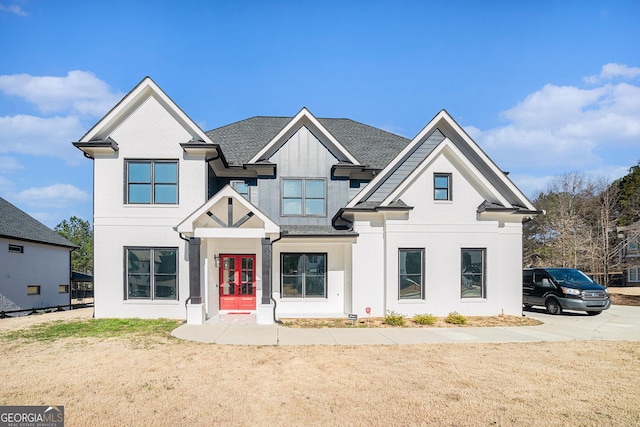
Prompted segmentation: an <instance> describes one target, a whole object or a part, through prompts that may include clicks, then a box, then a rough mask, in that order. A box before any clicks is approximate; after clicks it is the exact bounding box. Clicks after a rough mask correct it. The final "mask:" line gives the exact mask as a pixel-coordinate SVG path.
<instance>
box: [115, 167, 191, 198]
mask: <svg viewBox="0 0 640 427" xmlns="http://www.w3.org/2000/svg"><path fill="white" fill-rule="evenodd" d="M132 163H139V164H150V166H151V177H150V182H149V183H146V182H144V183H137V182H129V165H130V164H132ZM158 163H171V164H175V165H176V182H175V186H176V201H175V202H174V203H162V202H156V201H155V189H156V182H155V170H156V169H155V165H156V164H158ZM124 165H125V166H124V204H125V205H134V206H152V205H160V206H175V205H178V204H179V203H180V185H179V184H180V182H179V181H180V162H179V161H178V159H125V161H124ZM131 184H148V185H149V186H150V192H151V194H150V200H149V202H148V203H146V202H130V201H129V187H130V185H131ZM158 184H168V183H158Z"/></svg>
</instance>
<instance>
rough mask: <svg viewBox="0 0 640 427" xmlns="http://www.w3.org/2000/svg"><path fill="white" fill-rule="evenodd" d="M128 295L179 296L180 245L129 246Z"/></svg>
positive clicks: (154, 297)
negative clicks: (165, 246)
mask: <svg viewBox="0 0 640 427" xmlns="http://www.w3.org/2000/svg"><path fill="white" fill-rule="evenodd" d="M126 258H127V275H126V276H127V283H126V299H136V300H138V299H141V300H176V299H178V268H177V267H178V249H177V248H126Z"/></svg>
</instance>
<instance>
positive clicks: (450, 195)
mask: <svg viewBox="0 0 640 427" xmlns="http://www.w3.org/2000/svg"><path fill="white" fill-rule="evenodd" d="M438 178H446V179H447V186H446V187H439V186H438V185H437V184H436V183H437V181H438ZM443 190H444V191H446V193H447V196H446V198H442V197H438V191H443ZM433 200H435V201H436V202H450V201H452V200H453V174H451V173H439V172H438V173H434V174H433Z"/></svg>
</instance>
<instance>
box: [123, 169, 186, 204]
mask: <svg viewBox="0 0 640 427" xmlns="http://www.w3.org/2000/svg"><path fill="white" fill-rule="evenodd" d="M126 166H127V167H126V169H127V177H126V180H127V188H126V192H127V194H126V202H127V203H131V204H147V205H149V204H151V205H153V204H164V205H175V204H177V203H178V162H177V161H174V160H129V161H127V162H126Z"/></svg>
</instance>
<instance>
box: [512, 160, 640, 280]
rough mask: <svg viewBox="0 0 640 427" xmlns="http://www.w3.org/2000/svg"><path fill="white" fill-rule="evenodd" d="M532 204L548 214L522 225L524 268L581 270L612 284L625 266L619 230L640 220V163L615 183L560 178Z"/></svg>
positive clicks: (577, 176) (567, 176)
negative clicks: (540, 267)
mask: <svg viewBox="0 0 640 427" xmlns="http://www.w3.org/2000/svg"><path fill="white" fill-rule="evenodd" d="M533 204H534V206H536V208H538V209H539V210H543V211H545V214H544V215H537V216H536V217H534V218H533V219H531V220H530V221H527V222H525V223H524V224H523V251H524V252H523V262H524V264H525V266H555V267H574V268H579V269H581V270H583V271H585V272H588V273H589V274H590V275H592V276H594V277H595V278H597V279H598V280H599V281H601V282H604V283H603V284H609V281H610V280H611V278H612V276H613V275H615V274H619V273H621V272H622V270H623V268H624V260H623V259H621V257H620V256H619V253H620V250H621V246H622V245H623V244H624V241H623V240H621V239H619V238H618V235H617V231H616V227H619V226H626V225H630V224H632V223H634V222H636V221H639V220H640V162H639V163H638V165H635V166H632V167H631V168H630V169H629V173H628V174H627V175H625V176H624V177H622V178H620V179H618V180H616V181H614V182H608V181H607V180H605V179H603V178H599V177H595V178H594V177H591V176H588V175H585V174H582V173H567V174H563V175H559V176H556V177H554V179H553V180H552V181H551V182H550V183H549V184H548V185H547V187H546V189H545V190H544V191H541V192H540V193H539V194H538V196H537V197H536V198H535V199H534V200H533Z"/></svg>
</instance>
